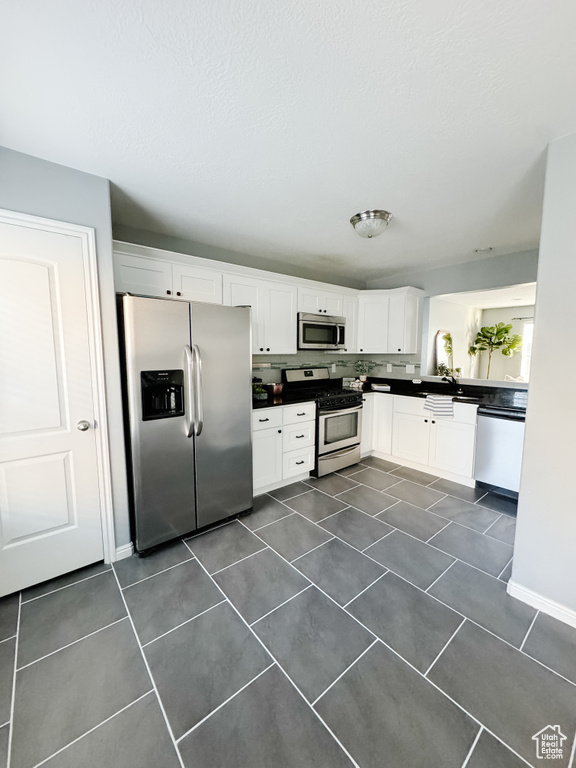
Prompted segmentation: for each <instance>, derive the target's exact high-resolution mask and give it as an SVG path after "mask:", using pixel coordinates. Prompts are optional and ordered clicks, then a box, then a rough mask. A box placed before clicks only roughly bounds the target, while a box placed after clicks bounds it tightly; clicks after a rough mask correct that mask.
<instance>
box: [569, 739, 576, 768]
mask: <svg viewBox="0 0 576 768" xmlns="http://www.w3.org/2000/svg"><path fill="white" fill-rule="evenodd" d="M574 755H576V734H575V735H574V737H573V741H572V752H571V753H570V757H569V759H568V768H572V766H573V765H574Z"/></svg>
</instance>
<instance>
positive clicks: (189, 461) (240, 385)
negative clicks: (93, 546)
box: [121, 295, 252, 552]
mask: <svg viewBox="0 0 576 768" xmlns="http://www.w3.org/2000/svg"><path fill="white" fill-rule="evenodd" d="M121 310H122V312H121V320H122V321H121V328H122V329H123V337H124V338H123V347H124V350H125V398H126V400H127V407H128V417H129V419H128V420H129V425H128V431H129V435H130V439H129V441H128V464H129V469H130V470H131V472H130V474H131V481H132V483H131V485H132V489H131V490H132V493H131V505H132V508H133V509H132V511H133V535H134V539H135V546H136V550H137V551H138V552H143V551H145V550H148V549H150V548H151V547H155V546H156V545H158V544H161V543H163V542H165V541H168V540H170V539H173V538H175V537H177V536H180V535H182V534H185V533H188V532H190V531H194V530H195V529H197V528H203V527H204V526H206V525H210V524H211V523H215V522H217V521H218V520H222V519H224V518H227V517H230V516H232V515H235V514H238V513H240V512H244V511H247V510H249V509H251V507H252V433H251V407H252V390H251V331H250V309H249V308H246V307H223V306H220V305H217V304H202V303H199V302H187V301H177V300H173V299H153V298H146V297H142V296H130V295H126V296H123V297H122V307H121Z"/></svg>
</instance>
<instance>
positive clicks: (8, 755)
mask: <svg viewBox="0 0 576 768" xmlns="http://www.w3.org/2000/svg"><path fill="white" fill-rule="evenodd" d="M21 613H22V592H20V594H19V595H18V618H17V620H16V642H15V643H14V672H13V675H12V697H11V701H10V729H9V733H8V754H7V756H6V765H7V768H10V764H11V763H10V761H11V759H12V737H13V736H14V706H15V704H16V671H17V670H16V668H17V666H18V641H19V639H20V614H21Z"/></svg>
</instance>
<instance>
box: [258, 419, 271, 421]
mask: <svg viewBox="0 0 576 768" xmlns="http://www.w3.org/2000/svg"><path fill="white" fill-rule="evenodd" d="M258 421H270V419H258Z"/></svg>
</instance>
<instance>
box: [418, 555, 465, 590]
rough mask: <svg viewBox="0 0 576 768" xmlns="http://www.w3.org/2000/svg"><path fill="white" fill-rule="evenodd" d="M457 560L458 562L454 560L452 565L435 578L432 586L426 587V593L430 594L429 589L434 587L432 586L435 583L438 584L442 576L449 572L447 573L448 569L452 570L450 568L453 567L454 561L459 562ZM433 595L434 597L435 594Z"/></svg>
mask: <svg viewBox="0 0 576 768" xmlns="http://www.w3.org/2000/svg"><path fill="white" fill-rule="evenodd" d="M457 562H458V560H453V561H452V562H451V563H450V565H449V566H448V568H446V569H445V570H443V571H442V573H441V574H440V576H438V577H437V578H435V579H434V581H433V582H432V584H430V586H428V587H426V589H425V590H424V592H426V594H429V592H428V590H429V589H432V587H433V586H434V584H436V582H437V581H439V580H440V579H441V578H442V576H444V575H445V574H447V573H448V571H449V570H450V568H452V566H453V565H454V563H457ZM431 597H434V595H431Z"/></svg>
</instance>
